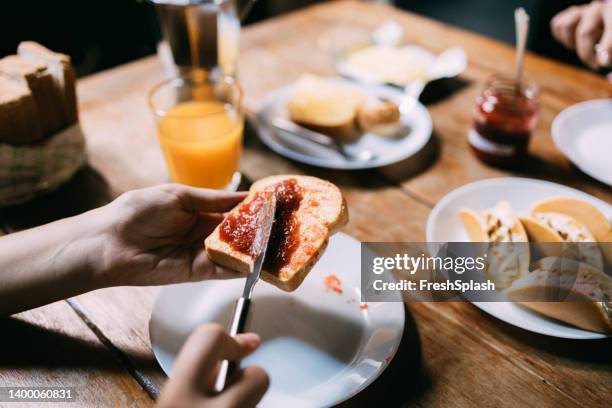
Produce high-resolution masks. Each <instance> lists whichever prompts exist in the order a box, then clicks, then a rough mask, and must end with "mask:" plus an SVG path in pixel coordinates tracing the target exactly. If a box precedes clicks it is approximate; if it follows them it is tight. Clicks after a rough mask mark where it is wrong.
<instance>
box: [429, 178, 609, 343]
mask: <svg viewBox="0 0 612 408" xmlns="http://www.w3.org/2000/svg"><path fill="white" fill-rule="evenodd" d="M499 182H519V183H535V184H547V185H549V186H554V187H556V188H562V189H565V190H569V191H572V192H573V193H574V194H575V195H578V196H583V197H588V199H589V200H593V201H595V202H598V203H600V205H602V206H605V205H607V206H609V204H607V203H606V202H605V201H603V200H601V199H599V198H597V197H594V196H592V195H590V194H588V193H585V192H584V191H580V190H577V189H575V188H572V187H568V186H564V185H563V184H559V183H554V182H552V181H548V180H539V179H533V178H528V177H505V176H502V177H492V178H487V179H483V180H476V181H473V182H470V183H467V184H464V185H462V186H459V187H457V188H455V189H454V190H451V191H450V192H448V193H447V194H445V195H444V196H443V197H442V198H441V199H439V200H438V202H437V203H436V205H435V206H434V208H433V209H432V210H431V212H430V213H429V216H428V217H427V224H426V228H425V239H426V240H427V242H431V239H432V236H433V229H434V222H436V221H437V218H439V214H440V212H441V211H442V210H443V209H444V208H445V207H447V206H448V203H449V202H450V201H452V200H453V199H455V198H456V197H457V196H460V195H462V194H465V193H466V192H469V191H471V190H473V189H478V188H482V187H483V186H484V187H487V186H489V185H492V184H494V183H495V184H497V183H499ZM466 301H468V302H470V303H471V304H473V305H474V306H475V307H477V308H478V309H480V310H482V311H483V312H485V313H486V314H488V315H489V316H492V317H493V318H495V319H497V320H501V321H503V322H505V323H506V324H510V325H512V326H514V327H518V328H520V329H522V330H526V331H529V332H532V333H537V334H541V335H545V336H549V337H555V338H563V339H572V340H596V339H603V338H608V337H612V336H610V335H606V334H603V333H597V332H592V331H589V330H584V329H579V328H574V327H572V326H568V327H570V328H572V329H578V330H582V331H583V332H584V333H585V334H586V333H589V335H586V336H583V337H578V336H574V335H571V334H568V335H560V334H551V333H547V332H545V331H543V330H541V331H540V330H537V329H532V328H525V327H522V326H520V325H518V324H517V323H514V322H510V321H508V320H506V319H503V318H501V317H499V316H496V315H494V314H492V313H491V312H490V311H489V310H488V308H484V307H482V306H481V305H480V304H481V303H487V304H488V303H496V302H472V301H469V300H467V299H466ZM509 303H512V302H509ZM513 307H518V306H517V305H513ZM527 311H528V312H529V313H532V314H534V315H535V313H533V312H532V311H530V310H527ZM538 317H541V316H538ZM556 323H558V322H556ZM558 324H562V323H558Z"/></svg>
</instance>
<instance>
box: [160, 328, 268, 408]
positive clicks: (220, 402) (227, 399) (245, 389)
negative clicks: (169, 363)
mask: <svg viewBox="0 0 612 408" xmlns="http://www.w3.org/2000/svg"><path fill="white" fill-rule="evenodd" d="M259 343H260V340H259V337H258V336H257V335H256V334H254V333H246V334H239V335H237V336H236V337H230V336H229V334H227V332H226V331H225V330H224V329H223V328H222V327H221V326H218V325H204V326H200V327H199V328H198V329H197V330H196V331H195V332H194V333H193V334H192V335H191V336H190V337H189V339H187V342H186V343H185V345H184V346H183V348H182V349H181V352H180V353H179V356H178V358H177V360H176V363H175V365H174V369H173V371H172V377H171V378H170V379H169V380H168V382H167V383H166V385H165V386H164V388H163V390H162V392H161V396H160V398H159V400H158V403H157V406H158V408H170V407H173V408H178V407H207V408H209V407H213V408H215V407H241V408H242V407H255V406H256V405H257V403H258V402H259V400H261V398H262V397H263V395H264V394H265V392H266V390H267V389H268V386H269V380H268V376H267V374H266V373H265V372H264V371H263V370H262V369H261V368H259V367H254V366H250V367H245V368H242V369H240V371H238V372H237V373H236V376H235V377H234V381H233V382H232V383H230V384H229V385H228V386H227V388H226V389H225V390H223V391H222V392H221V393H219V394H215V393H214V389H213V387H214V382H215V380H216V377H217V376H216V373H217V369H218V365H219V363H220V362H221V361H222V360H230V361H239V360H241V359H242V358H244V357H246V356H247V355H249V354H250V353H252V352H253V351H254V350H255V349H256V348H257V347H259Z"/></svg>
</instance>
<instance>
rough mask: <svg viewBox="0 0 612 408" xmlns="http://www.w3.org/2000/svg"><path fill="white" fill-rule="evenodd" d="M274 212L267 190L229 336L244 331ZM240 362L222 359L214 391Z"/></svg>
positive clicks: (269, 192)
mask: <svg viewBox="0 0 612 408" xmlns="http://www.w3.org/2000/svg"><path fill="white" fill-rule="evenodd" d="M275 212H276V197H275V195H274V193H273V192H271V191H267V192H265V193H264V205H263V207H262V209H261V210H260V211H259V212H258V213H257V217H258V220H257V224H256V225H257V231H256V233H255V239H254V240H253V245H252V247H251V248H252V250H251V253H252V254H253V256H254V257H255V259H254V261H253V265H252V267H251V272H249V274H248V275H247V278H246V281H245V283H244V289H243V292H242V296H241V297H240V298H238V300H237V301H236V305H235V307H234V313H233V314H232V319H231V322H230V325H229V328H228V331H229V334H230V336H232V337H234V336H235V335H237V334H239V333H244V330H245V328H246V323H247V319H248V316H249V309H250V306H251V295H252V294H253V288H254V287H255V284H256V283H257V281H258V280H259V276H260V275H261V269H262V268H263V262H264V260H265V258H266V250H267V248H268V242H269V241H270V234H271V233H272V225H273V224H274V213H275ZM239 366H240V363H239V362H235V361H227V360H223V361H222V362H221V365H220V366H219V372H218V374H217V378H216V381H215V391H216V392H221V391H223V389H224V388H225V386H226V384H227V383H228V381H229V380H230V379H231V377H232V375H233V374H234V372H236V370H237V369H238V368H239Z"/></svg>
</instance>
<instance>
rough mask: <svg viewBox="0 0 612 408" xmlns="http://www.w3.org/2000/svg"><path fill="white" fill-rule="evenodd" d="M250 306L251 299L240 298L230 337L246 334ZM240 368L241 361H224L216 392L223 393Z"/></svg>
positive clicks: (232, 321) (216, 384) (235, 310)
mask: <svg viewBox="0 0 612 408" xmlns="http://www.w3.org/2000/svg"><path fill="white" fill-rule="evenodd" d="M250 306H251V299H247V298H245V297H240V298H238V300H237V301H236V305H235V306H234V313H233V314H232V320H231V321H230V326H229V334H230V336H232V337H234V336H235V335H237V334H240V333H244V331H245V328H246V323H247V317H248V316H249V308H250ZM239 368H240V362H239V361H228V360H223V361H222V362H221V365H220V366H219V373H218V374H217V380H216V381H215V391H216V392H221V391H223V390H224V389H225V386H226V385H227V384H228V382H229V380H230V379H231V377H232V376H233V375H234V373H236V371H238V369H239Z"/></svg>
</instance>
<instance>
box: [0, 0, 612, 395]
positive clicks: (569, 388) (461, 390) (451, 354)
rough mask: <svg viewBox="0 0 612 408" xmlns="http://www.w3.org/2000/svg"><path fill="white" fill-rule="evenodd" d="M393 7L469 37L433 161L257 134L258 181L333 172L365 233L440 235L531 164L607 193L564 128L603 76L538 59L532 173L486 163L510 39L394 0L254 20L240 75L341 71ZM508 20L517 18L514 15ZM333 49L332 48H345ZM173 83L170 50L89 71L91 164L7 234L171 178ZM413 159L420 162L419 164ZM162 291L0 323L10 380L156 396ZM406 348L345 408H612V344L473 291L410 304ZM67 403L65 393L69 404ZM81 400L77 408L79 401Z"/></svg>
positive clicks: (81, 92)
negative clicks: (159, 120)
mask: <svg viewBox="0 0 612 408" xmlns="http://www.w3.org/2000/svg"><path fill="white" fill-rule="evenodd" d="M389 18H392V19H395V20H397V21H398V22H399V23H401V24H402V25H403V26H404V27H405V29H406V35H407V38H408V40H409V41H410V42H413V43H416V44H419V45H422V46H424V47H426V48H428V49H430V50H431V51H433V52H440V51H442V50H444V49H446V48H448V47H451V46H462V47H464V48H465V49H466V51H467V54H468V58H469V67H468V69H467V71H466V72H465V73H464V74H463V75H461V77H460V78H458V79H455V80H449V81H445V82H443V83H440V84H438V85H437V86H436V87H435V88H433V89H428V90H427V91H426V93H425V95H424V99H425V102H426V104H427V107H428V109H429V110H430V112H431V115H432V117H433V123H434V135H433V142H432V143H431V145H430V146H428V148H427V149H426V150H425V152H424V153H422V156H423V157H421V159H422V160H421V161H425V162H426V164H425V165H419V166H414V165H408V166H401V168H398V167H394V168H387V169H381V170H375V171H358V172H346V171H331V170H322V169H316V168H312V167H308V166H304V165H301V164H297V163H294V162H291V161H289V160H287V159H284V158H282V157H279V156H278V155H276V154H274V153H273V152H271V151H270V150H269V149H267V148H266V147H265V146H263V145H262V144H261V143H260V142H259V141H258V139H257V137H256V135H254V134H253V133H252V131H247V134H246V137H245V151H244V156H243V159H242V162H241V170H242V172H243V174H244V175H245V176H246V178H247V179H248V180H249V181H253V180H256V179H259V178H261V177H264V176H268V175H271V174H278V173H304V174H312V175H315V176H320V177H324V178H327V179H330V180H331V181H333V182H334V183H336V184H337V185H338V186H340V188H341V189H342V191H343V193H344V194H345V196H346V198H347V201H348V205H349V209H350V214H351V221H350V223H349V224H348V225H347V226H346V228H345V230H344V231H345V232H346V233H348V234H350V235H352V236H354V237H355V238H357V239H359V240H361V241H409V242H410V241H412V242H420V241H424V240H425V233H424V228H425V223H426V220H427V216H428V215H429V212H430V210H431V208H432V207H433V206H434V205H435V203H436V202H437V201H438V200H439V199H440V198H441V197H442V196H444V195H445V194H447V193H448V192H450V191H452V190H453V189H455V188H457V187H459V186H461V185H463V184H465V183H469V182H472V181H475V180H481V179H484V178H491V177H500V176H510V175H512V176H522V177H533V178H540V179H546V180H552V181H556V182H560V183H562V184H566V185H569V186H572V187H575V188H578V189H580V190H583V191H586V192H588V193H590V194H593V195H595V196H597V197H600V198H602V199H604V200H606V201H607V202H611V201H612V191H611V190H610V188H609V187H607V186H605V185H603V184H601V183H598V182H597V181H595V180H593V179H590V178H589V177H588V176H586V175H584V174H582V173H580V172H579V171H578V170H576V169H575V168H574V167H573V166H572V165H571V164H570V163H569V162H568V161H567V160H566V159H565V158H564V157H563V156H562V155H561V153H560V152H559V151H558V150H557V149H556V148H555V147H554V145H553V143H552V140H551V137H550V125H551V122H552V120H553V118H554V117H555V115H556V114H557V113H559V112H560V111H561V110H562V109H564V108H565V107H567V106H569V105H571V104H573V103H576V102H580V101H584V100H588V99H594V98H602V97H611V96H612V86H611V85H610V84H609V83H607V82H606V81H605V80H604V79H603V78H601V77H599V76H596V75H594V74H591V73H589V72H587V71H586V70H581V69H576V68H573V67H569V66H566V65H562V64H559V63H557V62H554V61H551V60H547V59H544V58H542V57H538V56H534V55H529V56H528V57H527V61H526V71H527V76H529V77H531V78H533V79H534V80H535V81H536V82H537V83H538V84H539V85H540V87H541V91H542V97H541V98H542V105H543V108H542V116H541V119H540V121H539V124H538V129H537V131H536V133H535V137H534V138H533V144H532V146H531V152H532V156H531V157H530V159H529V161H528V163H527V165H526V167H525V169H524V170H523V171H520V172H507V171H502V170H498V169H494V168H490V167H487V166H485V165H483V164H482V163H480V162H478V161H477V160H476V159H475V158H474V157H473V156H472V154H471V153H470V151H469V149H468V146H467V140H466V132H467V130H468V129H469V127H470V125H471V122H472V109H473V104H474V98H475V96H476V95H477V94H478V92H479V91H480V89H481V87H482V83H483V80H484V79H485V78H486V77H487V76H489V75H490V74H492V73H500V72H501V73H511V72H512V67H513V50H512V48H510V47H508V46H507V45H504V44H501V43H499V42H496V41H493V40H490V39H487V38H484V37H482V36H479V35H475V34H472V33H468V32H465V31H461V30H457V29H454V28H452V27H449V26H446V25H444V24H442V23H439V22H435V21H432V20H428V19H426V18H423V17H418V16H415V15H412V14H408V13H405V12H401V11H398V10H395V9H393V8H390V7H388V6H379V5H374V4H366V3H359V2H354V1H348V2H333V3H327V4H324V5H318V6H314V7H311V8H307V9H303V10H301V11H298V12H295V13H292V14H289V15H286V16H283V17H280V18H276V19H272V20H268V21H266V22H263V23H260V24H256V25H253V26H250V27H248V28H246V29H245V30H244V32H243V36H242V45H241V56H240V80H241V82H242V84H243V86H244V89H245V93H246V102H245V103H246V107H247V109H248V110H249V111H254V110H256V109H257V107H258V103H259V102H260V101H261V100H262V98H263V97H264V96H265V95H266V93H267V92H269V91H271V90H273V89H275V88H277V87H279V86H282V85H285V84H287V83H290V82H292V81H293V80H295V79H296V78H297V77H298V76H299V75H300V74H301V73H303V72H305V71H308V72H312V73H317V74H331V73H333V60H332V56H331V53H330V48H329V43H330V42H332V43H333V42H334V41H339V39H342V41H346V39H347V37H351V36H354V37H355V38H357V37H359V36H363V35H367V34H368V33H369V32H371V30H372V29H373V28H375V27H376V26H378V25H380V24H381V23H383V22H384V21H385V20H387V19H389ZM508 24H510V23H509V22H508ZM332 45H333V44H332ZM161 79H162V70H161V66H160V64H159V62H158V60H157V58H155V57H151V58H146V59H143V60H140V61H136V62H133V63H131V64H127V65H124V66H121V67H118V68H115V69H112V70H109V71H105V72H102V73H99V74H96V75H93V76H90V77H87V78H84V79H82V80H80V81H79V83H78V97H79V106H80V115H81V123H82V127H83V130H84V133H85V134H86V137H87V142H88V153H89V166H88V167H86V168H85V169H83V170H82V171H80V172H79V173H78V174H77V176H76V177H75V178H74V179H73V180H72V181H71V182H70V183H68V184H67V185H66V186H64V187H62V188H61V189H60V190H58V191H56V192H54V193H51V194H49V195H48V196H46V197H44V198H42V199H39V200H36V201H34V202H32V203H29V204H26V205H23V206H19V207H15V208H9V209H4V210H1V211H0V221H2V224H3V226H4V229H5V232H10V231H12V230H15V229H20V228H26V227H28V226H32V225H36V224H40V223H43V222H47V221H50V220H52V219H55V218H59V217H63V216H67V215H71V214H74V213H77V212H81V211H83V210H86V209H88V208H92V207H95V206H98V205H102V204H104V203H105V202H108V201H109V200H111V199H112V198H114V197H115V196H117V195H118V194H120V193H122V192H124V191H127V190H130V189H135V188H139V187H143V186H150V185H154V184H159V183H162V182H164V181H165V180H166V179H167V173H166V169H165V166H164V162H163V160H162V156H161V153H160V149H159V146H158V144H157V141H156V138H155V129H154V124H153V120H152V117H151V115H150V113H149V111H148V108H147V105H146V101H145V97H146V94H147V91H148V90H149V89H151V87H152V86H153V84H155V83H156V82H158V81H160V80H161ZM408 164H410V163H408ZM157 290H158V289H157V288H128V287H121V288H110V289H104V290H99V291H95V292H91V293H87V294H84V295H81V296H78V297H76V298H74V299H71V300H69V301H61V302H57V303H54V304H52V305H49V306H45V307H41V308H38V309H36V310H32V311H29V312H25V313H21V314H18V315H16V316H14V317H12V318H8V319H3V320H0V333H2V344H3V347H2V351H1V352H0V385H2V386H5V385H14V386H25V385H36V386H42V385H65V386H75V387H77V392H78V394H79V397H78V400H79V402H80V403H81V404H82V405H87V406H91V405H96V406H139V407H140V406H143V407H146V406H151V405H153V404H154V399H155V397H156V395H157V393H158V392H159V389H160V387H161V386H162V384H163V383H164V381H165V379H166V377H165V375H164V374H163V372H162V371H161V369H160V368H159V366H158V364H157V363H156V361H155V359H154V356H153V354H152V351H151V345H150V342H149V333H148V321H149V316H150V313H151V306H152V302H153V299H154V296H155V293H156V291H157ZM406 310H407V327H406V330H405V333H404V338H403V340H402V345H401V347H400V351H399V353H398V355H397V356H396V357H395V359H394V360H393V362H392V363H391V365H390V367H389V368H388V369H387V371H385V373H384V374H383V375H382V376H381V377H380V378H379V379H378V380H377V381H376V382H375V383H374V384H373V385H371V386H370V387H368V389H366V390H365V391H364V392H362V393H360V394H359V395H357V396H356V397H354V398H352V399H351V400H349V401H348V402H346V403H345V404H343V406H347V407H358V406H363V407H368V406H373V405H374V404H376V403H378V404H377V405H380V401H389V402H388V404H385V405H388V406H396V405H406V406H475V405H478V406H495V407H502V406H508V407H515V406H538V407H542V406H555V407H574V406H590V407H597V406H599V407H606V406H607V407H609V406H612V393H611V390H612V369H611V368H612V353H610V350H611V346H612V341H611V340H610V339H606V340H601V341H569V340H561V339H555V338H550V337H545V336H541V335H537V334H533V333H530V332H526V331H523V330H521V329H518V328H516V327H513V326H510V325H508V324H505V323H503V322H501V321H498V320H496V319H494V318H492V317H490V316H488V315H486V314H484V313H483V312H481V311H480V310H478V309H476V308H475V307H473V306H472V305H470V304H468V303H459V302H455V303H411V304H408V305H407V306H406ZM55 406H57V405H55ZM70 406H74V404H73V405H70Z"/></svg>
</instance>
